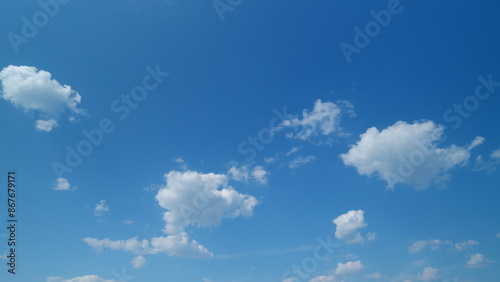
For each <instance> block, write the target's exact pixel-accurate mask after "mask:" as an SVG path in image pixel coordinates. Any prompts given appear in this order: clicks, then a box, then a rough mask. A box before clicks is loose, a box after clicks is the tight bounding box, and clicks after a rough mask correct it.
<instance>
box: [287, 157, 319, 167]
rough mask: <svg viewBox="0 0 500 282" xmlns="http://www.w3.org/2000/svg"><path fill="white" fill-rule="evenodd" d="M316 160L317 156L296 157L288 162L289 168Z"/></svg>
mask: <svg viewBox="0 0 500 282" xmlns="http://www.w3.org/2000/svg"><path fill="white" fill-rule="evenodd" d="M314 160H316V157H315V156H299V157H296V158H294V159H293V160H291V161H290V162H289V163H288V167H289V168H298V167H301V166H303V165H305V164H307V163H310V162H312V161H314Z"/></svg>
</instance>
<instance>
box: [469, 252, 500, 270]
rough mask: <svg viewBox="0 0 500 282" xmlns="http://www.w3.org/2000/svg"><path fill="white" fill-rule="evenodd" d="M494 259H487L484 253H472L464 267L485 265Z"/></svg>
mask: <svg viewBox="0 0 500 282" xmlns="http://www.w3.org/2000/svg"><path fill="white" fill-rule="evenodd" d="M493 262H494V261H492V260H489V259H487V258H486V257H485V256H484V255H482V254H474V255H472V256H471V257H470V259H469V260H468V261H467V264H466V265H465V267H467V268H479V267H485V266H487V265H488V264H490V263H493Z"/></svg>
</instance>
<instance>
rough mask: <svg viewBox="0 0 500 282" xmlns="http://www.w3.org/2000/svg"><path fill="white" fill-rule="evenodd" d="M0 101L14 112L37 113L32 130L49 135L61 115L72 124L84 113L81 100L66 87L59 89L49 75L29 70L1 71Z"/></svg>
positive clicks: (13, 67) (17, 67)
mask: <svg viewBox="0 0 500 282" xmlns="http://www.w3.org/2000/svg"><path fill="white" fill-rule="evenodd" d="M0 80H1V91H0V95H1V97H2V98H3V99H4V100H6V101H8V102H10V103H12V104H13V105H14V106H15V107H16V108H22V109H23V110H25V111H27V112H33V113H36V114H37V115H38V116H39V119H38V120H37V121H35V127H36V128H37V129H38V130H41V131H51V130H52V129H53V128H54V127H56V126H58V122H57V121H58V120H59V119H60V118H61V116H62V115H63V114H69V115H70V119H71V120H74V119H75V116H76V115H79V114H82V113H83V111H82V110H81V109H79V108H78V104H79V103H80V102H81V96H80V94H79V93H78V92H76V91H74V90H73V89H72V88H71V86H69V85H61V84H60V83H59V82H57V81H56V80H55V79H52V75H51V74H50V73H49V72H47V71H43V70H38V69H37V68H35V67H29V66H12V65H11V66H8V67H6V68H4V69H3V70H2V71H0Z"/></svg>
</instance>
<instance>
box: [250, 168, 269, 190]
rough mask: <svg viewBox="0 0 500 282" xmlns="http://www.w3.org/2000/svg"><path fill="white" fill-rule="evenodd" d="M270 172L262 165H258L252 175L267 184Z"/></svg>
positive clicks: (256, 179)
mask: <svg viewBox="0 0 500 282" xmlns="http://www.w3.org/2000/svg"><path fill="white" fill-rule="evenodd" d="M268 175H269V172H267V171H266V170H265V169H264V168H263V167H262V166H260V165H258V166H256V167H254V168H253V171H252V177H253V179H255V181H257V183H259V184H260V185H265V184H267V181H268V178H267V177H268Z"/></svg>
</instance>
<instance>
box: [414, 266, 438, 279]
mask: <svg viewBox="0 0 500 282" xmlns="http://www.w3.org/2000/svg"><path fill="white" fill-rule="evenodd" d="M437 272H438V270H437V269H435V268H433V267H430V266H428V267H425V268H424V271H423V272H422V273H419V274H418V279H420V280H422V281H432V280H435V279H436V278H437Z"/></svg>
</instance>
